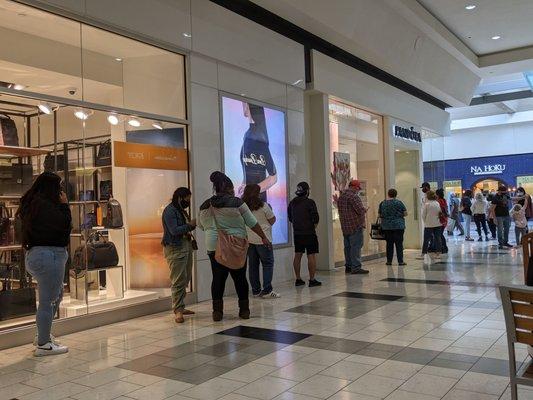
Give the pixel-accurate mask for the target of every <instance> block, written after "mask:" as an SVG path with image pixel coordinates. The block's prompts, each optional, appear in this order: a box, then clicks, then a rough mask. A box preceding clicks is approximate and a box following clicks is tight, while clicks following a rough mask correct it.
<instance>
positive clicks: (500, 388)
mask: <svg viewBox="0 0 533 400" xmlns="http://www.w3.org/2000/svg"><path fill="white" fill-rule="evenodd" d="M415 256H416V253H410V254H408V256H407V258H408V259H407V261H408V266H407V267H404V268H402V269H400V270H398V267H396V266H393V267H386V266H385V265H384V263H383V260H378V261H374V262H371V263H367V264H366V266H367V267H368V269H370V271H371V273H370V275H368V276H359V275H356V276H351V275H350V276H346V275H344V271H340V270H339V271H337V272H334V273H331V274H329V275H322V276H321V279H322V280H323V282H324V285H323V286H322V287H320V288H313V289H309V288H298V289H295V288H293V287H292V285H290V283H287V284H286V285H285V286H282V287H278V288H277V289H278V290H279V291H280V292H281V294H282V298H281V299H275V300H261V299H253V300H252V316H253V317H252V318H251V319H250V320H248V321H241V320H239V319H238V318H237V317H236V314H237V312H236V302H235V299H227V300H226V314H225V319H224V321H223V322H221V323H213V322H212V320H211V315H210V303H202V304H199V305H196V306H193V307H192V308H193V309H194V310H195V311H196V312H197V315H196V316H195V317H193V318H189V319H187V322H186V323H185V324H183V325H179V326H178V325H176V324H175V323H174V322H173V320H172V317H171V315H169V314H158V315H151V316H147V317H143V318H138V319H135V320H130V321H127V322H122V323H118V324H114V325H109V326H105V327H102V328H97V329H93V330H91V331H85V332H80V333H76V334H72V335H68V336H65V337H61V338H59V339H60V341H61V342H63V343H65V344H67V345H68V346H70V352H69V353H68V354H67V355H62V356H56V357H49V358H43V359H36V358H33V357H32V355H31V346H29V345H28V346H22V347H18V348H14V349H10V350H5V351H2V352H0V400H10V399H19V400H39V399H46V400H61V399H76V400H109V399H117V400H131V399H138V400H144V399H146V400H160V399H169V400H191V399H200V400H209V399H223V400H252V399H276V400H290V399H294V400H304V399H309V400H313V399H334V400H351V399H359V400H375V399H388V400H404V399H405V400H436V399H441V398H443V399H445V400H467V399H468V400H470V399H471V400H493V399H494V400H496V399H510V390H509V388H508V377H507V370H508V361H507V345H506V337H505V330H504V329H505V325H504V322H503V315H502V312H501V309H500V304H499V300H498V296H497V293H496V285H497V284H500V283H520V282H521V279H522V267H521V255H520V252H519V251H518V250H516V249H513V250H509V251H499V250H498V249H497V247H495V246H494V242H489V243H486V242H483V243H477V242H476V243H464V242H462V241H457V242H455V244H452V245H451V255H450V256H448V257H447V258H446V259H443V260H442V261H440V262H435V263H431V264H430V265H423V263H422V262H421V261H416V260H414V258H415ZM228 283H229V284H231V282H230V281H228ZM518 353H519V354H518V360H519V361H520V362H522V361H523V360H525V359H526V356H527V354H526V353H527V352H526V350H525V348H524V347H520V348H519V350H518ZM519 398H521V399H533V390H528V389H525V388H521V390H520V392H519Z"/></svg>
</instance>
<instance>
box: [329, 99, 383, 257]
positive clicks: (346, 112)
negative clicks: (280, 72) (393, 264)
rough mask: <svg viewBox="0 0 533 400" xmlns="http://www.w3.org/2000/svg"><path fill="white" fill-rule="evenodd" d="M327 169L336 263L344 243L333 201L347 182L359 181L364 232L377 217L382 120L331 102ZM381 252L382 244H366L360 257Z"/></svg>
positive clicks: (343, 104) (381, 151) (372, 241)
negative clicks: (365, 208)
mask: <svg viewBox="0 0 533 400" xmlns="http://www.w3.org/2000/svg"><path fill="white" fill-rule="evenodd" d="M329 124H330V149H331V157H330V165H331V170H332V176H333V180H332V193H333V194H334V196H333V199H332V202H333V240H334V254H335V262H336V263H337V262H342V261H344V241H343V235H342V231H341V227H340V221H339V217H338V212H337V208H336V205H335V204H336V199H337V197H338V195H339V193H340V190H343V189H344V188H345V187H346V186H347V184H348V182H349V180H350V178H353V179H358V180H359V181H361V186H362V190H361V192H360V196H361V198H362V200H363V203H364V204H365V206H366V207H368V212H367V231H368V228H369V227H370V224H372V223H374V221H375V220H376V219H377V215H378V206H379V203H380V202H381V201H382V200H383V199H384V198H385V197H384V196H385V182H384V162H383V118H382V117H381V116H379V115H376V114H372V113H370V112H367V111H365V110H361V109H358V108H356V107H354V106H351V105H348V104H345V103H343V102H341V101H338V100H334V99H330V102H329ZM382 251H383V244H382V243H380V242H378V241H374V240H366V238H365V244H364V247H363V252H362V254H363V256H369V255H375V254H378V253H380V252H382Z"/></svg>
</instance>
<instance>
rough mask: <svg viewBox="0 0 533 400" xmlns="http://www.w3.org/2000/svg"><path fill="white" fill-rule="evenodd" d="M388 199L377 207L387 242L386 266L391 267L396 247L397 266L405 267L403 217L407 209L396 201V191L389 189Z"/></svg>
mask: <svg viewBox="0 0 533 400" xmlns="http://www.w3.org/2000/svg"><path fill="white" fill-rule="evenodd" d="M387 194H388V198H387V200H384V201H382V202H381V204H380V205H379V217H380V218H381V229H382V230H383V233H384V235H385V240H386V241H387V265H392V257H393V255H394V247H395V246H396V257H397V258H398V265H401V266H403V265H406V264H405V262H404V261H403V234H404V232H405V217H406V216H407V209H406V208H405V205H404V204H403V203H402V202H401V201H400V200H398V199H396V196H398V192H397V191H396V189H389V191H388V193H387Z"/></svg>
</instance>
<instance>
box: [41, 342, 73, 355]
mask: <svg viewBox="0 0 533 400" xmlns="http://www.w3.org/2000/svg"><path fill="white" fill-rule="evenodd" d="M65 353H68V347H67V346H63V345H60V344H57V343H52V342H48V343H46V344H45V345H42V346H37V348H36V349H35V351H34V352H33V355H34V356H35V357H43V356H53V355H56V354H65Z"/></svg>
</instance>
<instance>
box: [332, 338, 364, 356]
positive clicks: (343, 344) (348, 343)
mask: <svg viewBox="0 0 533 400" xmlns="http://www.w3.org/2000/svg"><path fill="white" fill-rule="evenodd" d="M371 344H372V343H370V342H363V341H358V340H347V339H341V340H338V341H336V342H335V343H332V344H331V345H330V346H329V347H327V348H326V349H327V350H334V351H340V352H342V353H350V354H355V353H357V352H358V351H359V350H362V349H364V348H366V347H368V346H370V345H371Z"/></svg>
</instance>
